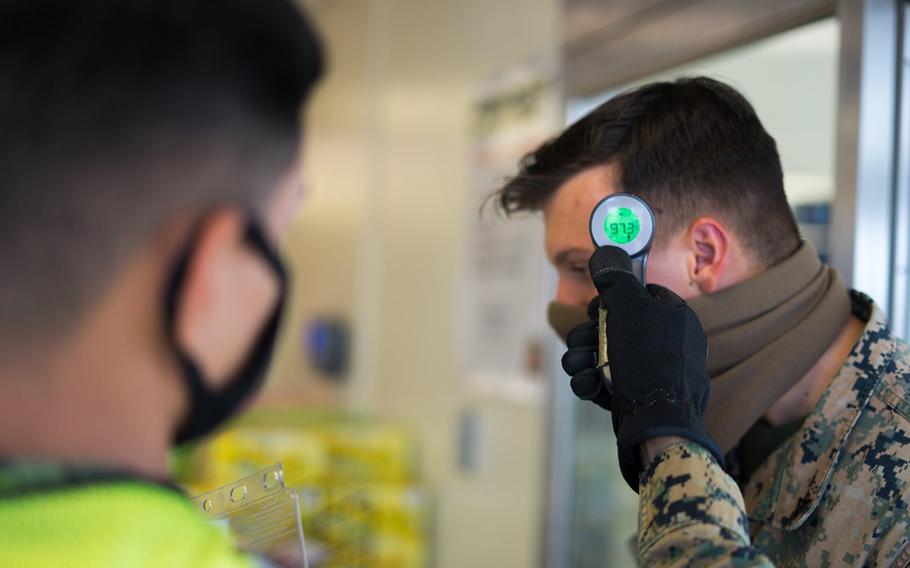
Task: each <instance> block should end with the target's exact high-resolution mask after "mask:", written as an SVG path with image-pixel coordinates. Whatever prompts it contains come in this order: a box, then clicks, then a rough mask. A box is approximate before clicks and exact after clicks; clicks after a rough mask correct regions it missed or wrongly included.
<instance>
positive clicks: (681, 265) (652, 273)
mask: <svg viewBox="0 0 910 568" xmlns="http://www.w3.org/2000/svg"><path fill="white" fill-rule="evenodd" d="M646 280H647V282H648V284H660V285H661V286H664V287H665V288H669V289H670V290H672V291H674V292H676V293H677V294H679V296H680V297H682V298H683V299H684V300H686V299H689V298H691V297H692V296H694V295H695V293H696V288H695V287H694V286H689V273H688V270H687V269H686V265H685V261H684V260H683V259H682V258H678V257H672V256H668V255H653V256H651V257H650V258H649V259H648V273H647V275H646Z"/></svg>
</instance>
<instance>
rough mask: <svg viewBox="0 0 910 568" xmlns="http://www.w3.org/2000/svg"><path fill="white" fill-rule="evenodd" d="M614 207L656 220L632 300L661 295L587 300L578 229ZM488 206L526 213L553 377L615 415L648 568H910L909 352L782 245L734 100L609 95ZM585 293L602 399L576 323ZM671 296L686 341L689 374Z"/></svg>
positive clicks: (583, 235)
mask: <svg viewBox="0 0 910 568" xmlns="http://www.w3.org/2000/svg"><path fill="white" fill-rule="evenodd" d="M616 192H628V193H632V194H635V195H638V196H640V197H641V198H643V199H644V200H645V201H647V202H648V203H649V204H650V205H651V207H652V208H653V209H654V213H655V216H656V234H655V242H654V245H653V247H652V250H651V254H650V257H649V261H648V271H647V274H648V282H651V283H654V284H658V285H661V286H663V287H666V288H668V289H669V290H671V291H672V292H675V294H671V293H667V291H666V290H665V289H663V288H660V289H653V290H650V291H649V292H650V293H649V294H645V292H644V288H641V287H640V286H639V288H638V289H639V290H640V292H639V293H638V296H636V293H635V288H629V282H628V281H626V282H625V284H624V287H620V288H618V289H619V290H626V293H621V292H616V290H615V289H614V291H613V292H609V293H608V292H607V291H606V290H607V289H608V288H609V287H610V286H612V284H610V283H607V282H601V283H599V284H598V286H597V288H595V286H594V285H593V283H592V278H591V275H590V273H589V269H588V259H589V258H590V257H591V254H592V252H593V250H594V248H593V245H592V244H591V240H590V235H589V233H588V219H589V216H590V214H591V211H592V209H593V208H594V207H595V205H596V204H597V203H598V202H599V201H600V200H601V199H603V198H604V197H606V196H607V195H610V194H613V193H616ZM500 203H501V205H502V206H503V207H504V209H505V210H506V211H509V212H517V211H525V210H542V211H543V214H544V220H545V223H546V247H547V254H548V256H549V257H550V259H551V260H552V262H553V264H554V265H555V266H556V268H557V270H558V272H559V288H558V292H557V298H556V301H557V302H559V304H558V305H555V306H551V322H552V323H553V324H554V327H556V328H557V329H558V330H561V332H562V333H563V335H564V337H566V336H567V340H568V341H567V344H568V346H569V348H570V349H569V351H568V352H567V353H566V356H565V358H564V359H563V366H564V367H565V369H566V371H567V372H568V373H569V374H570V375H572V380H571V386H572V389H573V391H574V392H575V393H576V394H577V395H578V396H579V397H581V398H583V399H587V400H592V401H594V402H595V403H597V404H599V405H600V406H602V407H604V408H605V409H607V410H609V411H611V412H612V413H613V425H614V430H615V431H616V434H617V440H618V443H619V457H620V466H621V469H622V471H623V474H624V477H625V479H626V481H627V482H628V483H629V485H630V486H631V487H632V488H633V489H635V490H640V492H641V495H642V500H641V516H640V519H639V543H638V547H639V549H638V551H639V555H640V557H641V559H642V560H643V561H644V563H645V564H646V565H648V566H651V565H657V566H662V565H680V566H682V565H692V564H698V565H707V564H735V565H744V564H749V563H753V562H755V563H760V564H761V563H766V562H768V561H773V562H774V563H778V564H780V565H793V564H799V565H809V566H820V565H825V564H827V563H845V564H847V565H867V564H874V565H876V566H886V565H891V564H893V563H900V562H906V561H907V560H908V557H910V514H908V505H910V487H908V483H910V467H908V464H910V414H908V412H907V409H908V408H910V370H908V361H910V358H908V354H907V348H906V345H905V344H903V343H902V342H901V341H899V340H898V339H897V338H895V337H894V336H893V335H892V333H891V330H890V329H889V328H888V325H887V323H886V322H885V318H884V315H883V314H882V312H881V311H880V310H879V309H878V308H877V307H876V306H875V304H874V303H873V302H872V300H870V299H869V298H868V297H866V296H864V295H863V294H861V293H859V292H850V291H848V290H846V289H845V288H844V286H843V284H841V281H840V278H839V277H838V275H837V274H836V273H835V272H834V270H833V269H831V268H830V267H828V266H826V265H824V264H823V263H822V262H821V261H820V260H819V258H818V256H817V255H816V254H815V251H814V250H813V248H812V246H811V245H810V244H809V243H807V242H804V241H801V240H800V236H799V233H798V230H797V226H796V222H795V220H794V218H793V214H792V212H791V210H790V208H789V206H788V204H787V200H786V196H785V194H784V187H783V173H782V169H781V163H780V158H779V156H778V153H777V148H776V144H775V142H774V139H773V138H771V136H770V135H769V134H768V133H767V132H766V131H765V129H764V128H763V126H762V124H761V122H760V121H759V119H758V117H757V116H756V115H755V112H754V110H753V109H752V107H751V105H750V104H749V103H748V102H747V101H746V100H745V99H744V98H743V97H742V96H741V95H740V94H739V93H737V92H736V91H735V90H734V89H732V88H730V87H729V86H727V85H724V84H722V83H719V82H717V81H713V80H710V79H707V78H691V79H682V80H679V81H676V82H664V83H653V84H649V85H645V86H643V87H640V88H638V89H635V90H633V91H630V92H627V93H624V94H622V95H619V96H617V97H615V98H613V99H611V100H609V101H607V102H606V103H604V104H603V105H601V106H600V107H598V108H597V109H595V110H594V111H592V112H591V113H590V114H588V115H587V116H585V117H584V118H582V119H581V120H579V121H578V122H577V123H575V124H573V125H572V126H570V127H569V128H567V129H566V130H565V131H564V132H563V133H562V134H560V135H559V136H557V137H556V138H554V139H553V140H551V141H549V142H547V143H545V144H543V145H542V146H541V147H539V148H538V149H537V150H535V151H533V152H532V153H530V154H529V155H528V156H526V157H525V159H524V160H523V161H522V163H521V169H520V172H519V173H518V175H517V176H516V177H515V178H514V179H512V180H511V181H510V182H509V183H508V184H507V185H506V186H505V187H504V188H503V189H502V191H501V193H500ZM614 276H615V275H614ZM626 280H628V279H626ZM660 290H663V292H661V291H660ZM598 293H599V298H598V299H597V301H598V302H604V303H607V304H611V307H610V310H609V316H608V320H607V334H608V336H609V338H610V340H609V360H610V365H611V370H612V371H613V383H614V385H613V388H614V392H613V393H612V394H611V392H610V390H609V389H608V388H606V387H605V385H604V384H603V381H602V380H601V378H600V376H599V375H598V374H597V372H596V371H595V369H594V368H593V367H594V361H595V356H594V351H595V349H596V344H597V342H596V330H597V324H596V320H589V318H588V315H586V314H585V306H587V305H588V303H589V301H590V300H591V298H592V297H593V296H596V295H598ZM642 294H645V295H644V296H643V295H642ZM611 295H612V297H608V296H611ZM677 295H678V297H681V298H682V299H684V300H686V301H688V304H689V306H691V308H692V310H694V313H695V314H697V316H698V319H699V320H700V323H701V325H702V326H704V330H705V333H706V335H707V345H708V347H709V348H710V349H709V352H710V355H709V356H708V358H707V361H706V362H704V361H702V362H700V360H699V357H701V358H702V359H703V358H704V354H703V353H702V354H698V353H697V352H698V348H697V345H695V344H688V346H687V341H692V336H697V335H699V334H701V329H700V328H699V329H697V330H696V329H695V328H692V327H690V328H686V325H690V324H686V325H684V323H685V322H687V321H688V319H686V318H685V317H683V316H681V315H679V314H682V313H686V310H687V309H688V308H685V309H683V308H681V307H679V304H680V303H681V302H682V300H680V299H679V298H678V297H677ZM636 297H637V298H638V299H637V300H636ZM665 302H669V304H670V305H671V306H674V307H673V309H676V310H677V311H676V312H673V313H676V315H675V316H672V315H667V316H666V317H664V316H661V313H663V311H666V309H670V308H666V306H663V303H665ZM626 303H627V304H628V306H632V307H634V310H632V312H633V313H629V310H625V312H624V311H623V310H622V309H619V308H620V307H621V306H625V305H626ZM614 308H616V309H615V310H614ZM665 308H666V309H665ZM630 309H631V308H630ZM635 310H638V311H637V314H638V316H637V317H636V314H635V313H634V312H635ZM595 311H596V310H595ZM671 311H672V310H671ZM614 312H615V313H614ZM620 314H622V315H620ZM665 315H666V314H665ZM680 318H682V319H680ZM581 322H587V323H583V324H582V325H581V327H579V328H576V329H575V330H574V331H572V332H571V333H569V330H570V329H572V328H573V326H574V325H575V324H578V323H581ZM685 329H689V332H688V333H686V334H682V332H683V331H684V330H685ZM592 334H594V335H592ZM616 334H618V335H616ZM680 334H682V335H680ZM624 337H625V338H628V337H635V338H638V340H639V341H638V342H630V341H624V339H623V338H624ZM668 338H669V339H668ZM673 338H675V343H674V341H673ZM651 341H653V342H655V343H654V344H652V343H651ZM673 362H675V364H676V367H672V365H670V363H673ZM664 363H666V364H664ZM703 363H705V364H706V365H707V374H708V375H709V376H710V398H708V397H707V386H708V384H707V382H705V383H704V384H702V383H701V378H702V377H701V375H700V373H703V372H704V370H703V369H701V370H700V369H699V368H698V367H699V365H700V364H703ZM617 365H618V366H619V369H618V370H617V368H614V367H615V366H617ZM662 365H663V366H662ZM645 387H648V389H646V390H641V389H644V388H645ZM705 405H707V408H705ZM645 409H647V410H645ZM702 416H703V417H702ZM724 462H725V463H726V468H727V473H725V472H724V470H723V469H721V465H723V464H724ZM728 474H729V476H728ZM733 480H735V482H736V483H733ZM737 484H738V488H737ZM740 490H741V491H742V496H740ZM743 497H744V498H745V499H744V503H745V511H746V512H747V513H748V517H746V516H745V515H744V514H742V512H741V509H742V503H743V501H742V498H743ZM747 521H748V522H747ZM752 547H754V548H752ZM756 550H760V551H761V552H762V553H763V554H764V555H766V557H765V556H762V557H760V556H758V555H757V552H756Z"/></svg>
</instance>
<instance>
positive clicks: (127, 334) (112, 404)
mask: <svg viewBox="0 0 910 568" xmlns="http://www.w3.org/2000/svg"><path fill="white" fill-rule="evenodd" d="M124 279H125V280H127V281H126V284H124V285H121V286H113V287H112V290H111V291H110V292H109V293H108V294H107V295H106V296H105V298H106V301H105V302H103V303H102V304H101V305H99V306H97V309H96V310H94V312H93V315H91V316H90V317H87V318H86V320H85V321H83V322H82V323H81V324H80V325H78V326H76V328H75V329H74V330H73V332H72V333H71V334H70V335H69V339H68V340H66V341H63V342H61V343H60V345H59V346H58V347H56V348H54V349H53V350H48V352H46V353H44V354H43V355H44V356H43V357H38V356H36V357H32V358H30V360H34V361H39V360H40V361H41V363H40V364H35V365H31V366H30V365H28V364H15V363H14V364H7V365H0V459H12V460H17V459H22V460H40V461H53V462H63V463H69V464H82V465H91V466H101V467H110V468H114V469H121V470H127V471H131V472H134V473H137V474H142V475H145V476H150V477H157V478H163V477H166V476H167V472H168V467H167V464H168V454H169V447H170V444H171V440H172V437H173V434H174V429H175V425H176V424H178V423H179V420H180V417H181V416H183V412H185V408H186V401H185V400H184V396H183V390H182V385H180V383H179V382H178V378H177V377H178V376H179V375H178V371H177V369H176V363H175V362H173V361H172V360H171V358H170V357H169V355H168V350H167V346H166V345H165V343H164V340H163V338H161V337H160V333H159V332H158V329H159V326H160V322H159V321H158V319H156V318H157V316H158V314H157V312H156V308H157V304H154V303H153V302H150V301H148V298H153V297H155V293H156V292H157V290H158V289H159V287H160V284H159V281H158V279H156V278H155V275H154V273H151V272H150V271H148V270H146V271H145V272H143V271H142V270H134V271H131V272H129V274H128V276H126V277H124ZM143 287H144V288H143ZM137 290H138V291H139V292H138V293H137V292H136V291H137ZM143 294H144V295H143Z"/></svg>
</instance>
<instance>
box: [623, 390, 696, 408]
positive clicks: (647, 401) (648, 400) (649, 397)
mask: <svg viewBox="0 0 910 568" xmlns="http://www.w3.org/2000/svg"><path fill="white" fill-rule="evenodd" d="M658 394H660V395H662V399H661V400H660V401H659V400H657V398H656V395H658ZM661 401H663V402H669V403H671V404H679V403H681V402H685V401H684V400H681V399H679V398H677V397H675V396H674V395H673V393H671V392H669V391H667V390H666V389H664V388H661V387H654V388H653V389H651V390H650V391H649V392H648V394H646V395H645V397H644V398H640V399H639V398H636V399H633V401H632V403H633V404H634V405H636V406H640V407H642V408H649V407H651V406H654V405H655V404H657V403H658V402H661Z"/></svg>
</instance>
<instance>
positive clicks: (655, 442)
mask: <svg viewBox="0 0 910 568" xmlns="http://www.w3.org/2000/svg"><path fill="white" fill-rule="evenodd" d="M685 441H686V439H685V438H682V437H680V436H658V437H656V438H649V439H647V440H645V441H644V442H642V444H641V446H639V452H640V453H641V465H642V468H647V467H648V465H649V464H650V463H651V462H652V461H653V460H654V458H655V457H657V454H659V453H660V452H662V451H663V450H665V449H667V448H669V447H670V446H672V445H673V444H679V443H682V442H685Z"/></svg>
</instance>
